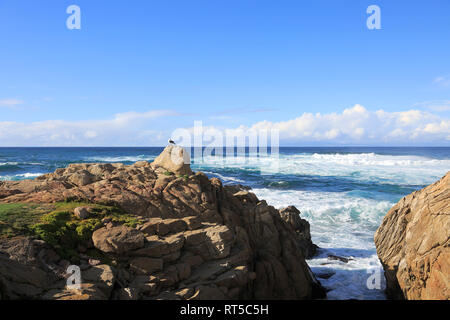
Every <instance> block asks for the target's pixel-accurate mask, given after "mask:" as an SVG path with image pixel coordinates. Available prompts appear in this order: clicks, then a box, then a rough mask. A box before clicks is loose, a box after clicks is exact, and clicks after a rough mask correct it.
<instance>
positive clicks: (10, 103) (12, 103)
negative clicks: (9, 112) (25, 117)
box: [0, 98, 24, 108]
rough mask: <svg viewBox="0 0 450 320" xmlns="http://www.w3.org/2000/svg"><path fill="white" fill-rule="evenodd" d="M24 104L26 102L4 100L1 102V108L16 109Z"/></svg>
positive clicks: (11, 99)
mask: <svg viewBox="0 0 450 320" xmlns="http://www.w3.org/2000/svg"><path fill="white" fill-rule="evenodd" d="M23 103H24V102H23V101H22V100H19V99H14V98H9V99H2V100H0V107H6V108H14V107H17V106H19V105H21V104H23Z"/></svg>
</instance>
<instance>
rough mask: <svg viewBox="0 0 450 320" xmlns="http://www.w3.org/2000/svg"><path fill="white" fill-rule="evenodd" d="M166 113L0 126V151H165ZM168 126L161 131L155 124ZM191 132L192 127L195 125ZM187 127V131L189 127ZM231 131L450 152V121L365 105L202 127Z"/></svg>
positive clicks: (283, 141) (296, 141) (290, 140)
mask: <svg viewBox="0 0 450 320" xmlns="http://www.w3.org/2000/svg"><path fill="white" fill-rule="evenodd" d="M173 116H179V114H177V113H176V112H173V111H168V110H153V111H148V112H144V113H138V112H127V113H121V114H116V115H115V116H114V117H112V118H111V119H107V120H96V121H63V120H48V121H40V122H32V123H19V122H6V121H4V122H0V146H161V145H164V144H165V143H166V141H167V138H168V137H170V136H171V133H172V131H173V130H175V129H177V128H173V127H170V119H160V118H162V117H173ZM157 123H159V126H160V127H161V123H167V124H169V125H167V129H164V130H157V129H155V127H156V126H155V124H157ZM191 126H192V125H191ZM191 126H189V124H187V126H186V127H191ZM204 129H205V130H206V129H209V130H210V132H214V130H221V131H222V132H223V130H224V129H228V130H230V131H231V132H233V134H234V135H237V136H239V135H248V132H251V131H255V130H271V129H276V130H278V131H279V135H280V145H281V146H283V145H298V146H302V145H372V146H375V145H376V146H382V145H434V146H450V119H449V118H446V117H444V116H442V115H438V114H434V113H432V112H431V111H423V110H409V111H402V112H386V111H383V110H378V111H369V110H367V109H366V108H364V107H363V106H361V105H358V104H357V105H355V106H353V107H352V108H348V109H345V110H343V111H342V112H341V113H325V114H324V113H314V114H313V113H303V114H302V115H301V116H299V117H297V118H295V119H291V120H287V121H281V122H271V121H261V122H257V123H255V124H253V125H251V126H248V127H246V126H240V127H238V128H222V127H218V126H210V127H204Z"/></svg>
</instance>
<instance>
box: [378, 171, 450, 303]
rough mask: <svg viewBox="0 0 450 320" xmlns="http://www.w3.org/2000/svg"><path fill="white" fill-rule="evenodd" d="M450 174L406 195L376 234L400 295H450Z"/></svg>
mask: <svg viewBox="0 0 450 320" xmlns="http://www.w3.org/2000/svg"><path fill="white" fill-rule="evenodd" d="M449 238H450V172H449V173H447V175H446V176H444V177H443V178H442V179H441V180H439V181H437V182H436V183H434V184H432V185H430V186H428V187H426V188H424V189H422V190H420V191H416V192H413V193H412V194H410V195H408V196H406V197H404V198H403V199H401V200H400V201H399V202H398V203H397V204H396V205H395V206H394V207H392V209H391V210H389V212H388V213H387V215H386V216H385V217H384V219H383V222H382V223H381V226H380V227H379V228H378V230H377V231H376V233H375V245H376V247H377V253H378V257H379V258H380V261H381V263H382V264H383V268H384V271H385V276H386V282H387V289H386V293H387V295H388V296H389V297H390V298H394V299H410V300H413V299H414V300H416V299H443V300H448V299H450V276H449V275H450V248H449V244H450V242H449Z"/></svg>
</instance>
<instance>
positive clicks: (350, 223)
mask: <svg viewBox="0 0 450 320" xmlns="http://www.w3.org/2000/svg"><path fill="white" fill-rule="evenodd" d="M161 151H162V148H0V180H20V179H31V178H34V177H36V176H39V175H41V174H43V173H47V172H52V171H54V170H55V169H56V168H60V167H65V166H67V165H68V164H70V163H78V162H123V163H126V164H131V163H133V162H136V161H142V160H147V161H151V160H152V159H154V158H155V157H156V156H157V155H158V154H159V153H160V152H161ZM193 154H194V153H193ZM230 160H231V161H230ZM192 162H193V164H192V168H193V170H194V171H197V170H201V171H203V172H205V173H206V174H207V175H209V176H210V177H218V178H220V179H221V180H222V181H223V183H224V184H236V183H239V184H243V185H248V186H250V187H252V189H253V192H254V193H255V194H256V195H257V196H258V197H259V198H260V199H264V200H266V201H267V203H268V204H270V205H273V206H274V207H276V208H282V207H286V206H288V205H295V206H296V207H297V208H298V209H299V210H300V211H301V217H302V218H304V219H307V220H308V221H309V222H310V224H311V235H312V240H313V242H314V243H315V244H317V245H318V246H319V247H320V250H319V252H318V255H316V256H315V257H314V258H312V259H309V260H308V264H309V265H310V267H311V269H312V271H313V272H314V273H315V274H316V275H318V276H320V277H319V278H318V279H319V281H320V282H321V283H322V285H323V286H324V287H325V288H326V289H327V290H328V298H329V299H385V295H384V293H383V290H384V287H385V283H384V277H383V274H382V271H381V265H380V263H379V260H378V258H377V255H376V250H375V245H374V242H373V235H374V232H375V231H376V229H377V228H378V226H379V225H380V223H381V220H382V219H383V217H384V216H385V214H386V213H387V212H388V210H389V209H390V208H391V207H392V206H393V205H394V204H395V203H396V202H397V201H399V200H400V199H401V198H402V197H404V196H405V195H407V194H409V193H411V192H413V191H415V190H419V189H421V188H423V187H424V186H426V185H428V184H430V183H433V182H435V181H436V180H438V179H439V178H441V177H442V176H443V175H444V174H445V173H446V172H447V171H449V170H450V148H370V147H364V148H362V147H360V148H358V147H348V148H344V147H342V148H319V147H316V148H280V150H279V154H276V155H275V154H269V155H260V154H256V153H251V152H249V151H248V150H246V151H245V152H244V153H242V154H238V153H237V152H236V154H234V155H233V157H232V159H225V160H224V159H222V158H219V157H218V156H214V155H213V156H211V155H210V156H206V157H202V158H199V157H193V159H192ZM274 164H276V165H274ZM330 255H335V256H340V257H344V258H347V259H349V260H348V262H343V261H340V260H331V259H330V258H329V256H330ZM377 277H378V278H379V279H377Z"/></svg>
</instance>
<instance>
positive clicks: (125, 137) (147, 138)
mask: <svg viewBox="0 0 450 320" xmlns="http://www.w3.org/2000/svg"><path fill="white" fill-rule="evenodd" d="M177 115H178V114H177V113H175V112H173V111H168V110H153V111H148V112H143V113H138V112H127V113H120V114H116V115H115V116H114V117H113V118H112V119H107V120H93V121H65V120H47V121H37V122H32V123H21V122H7V121H4V122H0V146H99V145H102V146H111V145H116V146H118V145H123V146H126V145H129V146H133V145H154V144H158V143H159V144H161V143H164V142H165V141H167V139H165V141H159V140H158V137H159V138H161V135H160V136H158V132H156V131H151V130H148V125H151V124H154V122H155V120H156V119H157V118H160V117H166V116H177ZM150 132H153V133H154V134H153V135H150V134H149V133H150Z"/></svg>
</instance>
